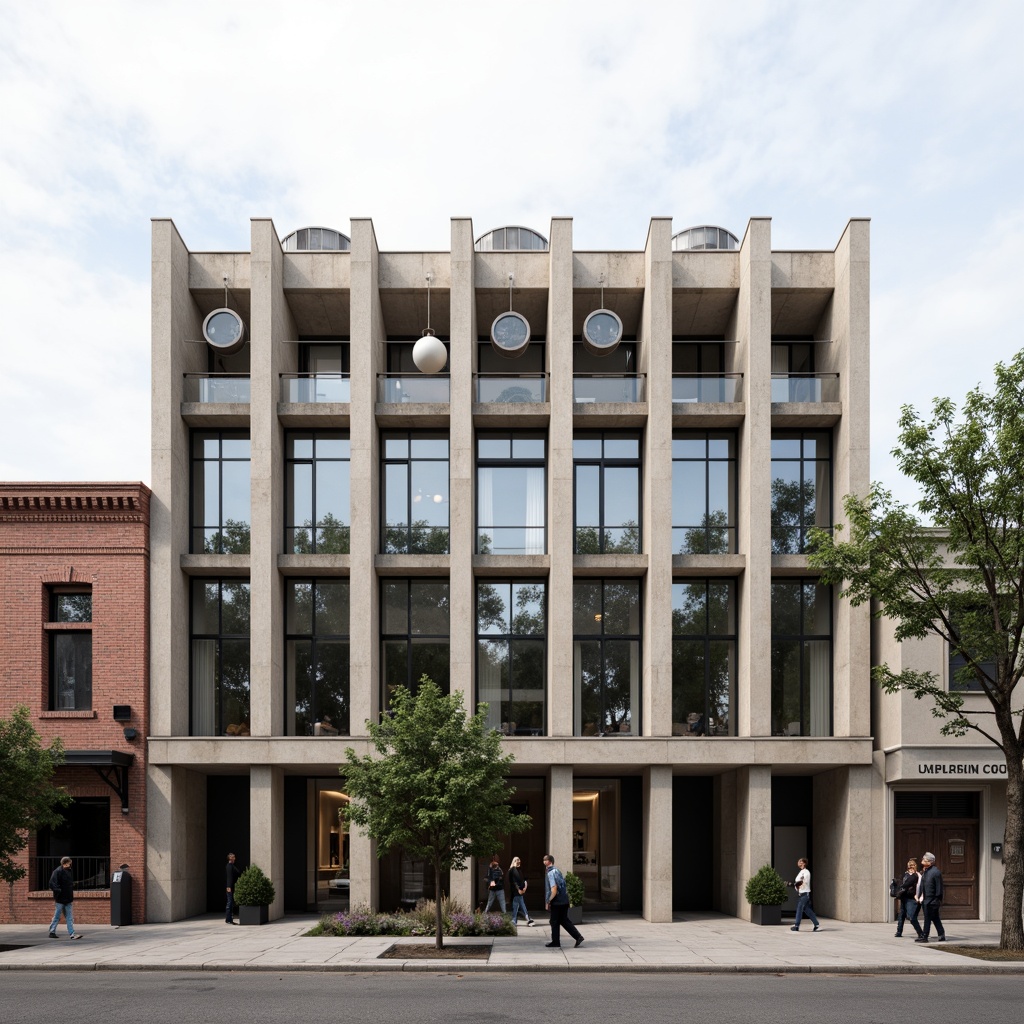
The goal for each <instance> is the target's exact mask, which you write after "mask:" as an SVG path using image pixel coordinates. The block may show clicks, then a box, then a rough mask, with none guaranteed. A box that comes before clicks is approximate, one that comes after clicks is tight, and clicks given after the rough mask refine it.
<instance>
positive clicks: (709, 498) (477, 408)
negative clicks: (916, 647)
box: [147, 218, 889, 921]
mask: <svg viewBox="0 0 1024 1024" xmlns="http://www.w3.org/2000/svg"><path fill="white" fill-rule="evenodd" d="M350 231H351V238H348V237H346V236H345V235H343V234H341V233H340V232H337V231H332V230H329V229H321V228H308V229H302V230H300V231H297V232H293V233H292V234H290V235H288V236H287V237H286V238H285V239H284V240H283V241H282V240H280V238H279V235H278V232H277V231H276V229H275V227H274V225H273V224H272V223H271V222H270V221H269V220H254V221H253V222H252V240H251V248H250V251H248V252H218V253H210V252H190V251H189V250H188V248H187V246H186V244H185V243H184V241H183V240H182V239H181V237H180V236H179V235H178V233H177V231H176V229H175V227H174V224H173V223H171V222H170V221H169V220H157V221H155V222H154V224H153V325H152V327H153V429H152V437H153V480H152V487H153V500H152V525H151V552H152V556H151V557H152V562H151V565H152V570H151V574H152V592H151V615H152V620H151V626H152V628H151V637H152V654H151V703H150V707H151V711H150V722H151V730H150V732H151V735H150V739H149V800H148V808H149V849H148V858H147V869H148V873H149V875H148V893H149V915H150V918H151V919H152V920H172V919H177V918H181V917H185V916H188V915H192V914H197V913H201V912H205V911H207V910H208V909H209V910H212V909H219V908H221V907H223V900H224V895H223V881H222V879H223V867H222V865H223V861H224V858H225V855H226V853H227V852H228V850H229V849H231V850H233V851H234V852H236V853H237V854H238V856H239V861H240V863H242V864H245V863H248V862H250V861H251V862H255V863H258V864H259V865H260V866H261V867H262V868H263V869H264V870H265V871H266V872H267V873H268V874H269V875H270V876H271V878H272V879H273V880H274V882H275V883H276V885H277V893H278V899H277V902H276V903H275V905H274V906H273V908H272V909H271V914H272V916H278V915H280V914H282V913H285V912H289V911H298V910H301V911H306V910H308V909H312V908H317V909H324V910H326V909H330V908H337V907H343V906H345V905H355V904H359V903H371V904H374V905H377V906H384V907H392V906H395V905H398V904H400V903H403V902H406V901H411V900H415V899H416V898H417V897H419V896H421V895H424V894H428V895H429V894H432V892H433V891H434V890H433V880H432V879H430V878H429V877H428V875H427V874H426V873H425V872H424V871H423V866H422V865H421V864H417V863H416V862H413V861H410V860H408V859H407V858H403V857H401V856H398V855H394V856H391V857H388V858H384V859H383V860H378V859H377V857H376V856H375V851H374V849H373V848H372V846H371V844H370V842H369V841H368V840H367V839H365V838H364V837H362V836H360V835H358V834H351V835H349V834H347V832H346V830H345V826H344V824H343V823H342V822H341V821H340V819H339V810H340V809H341V808H342V807H343V805H344V803H345V801H346V800H347V797H346V795H345V789H344V779H343V777H341V776H340V775H339V773H338V765H339V764H340V763H341V762H342V760H343V752H344V750H345V748H346V747H353V748H355V749H356V750H357V751H359V752H363V751H365V750H367V742H366V728H365V724H364V723H365V721H366V720H367V719H372V718H373V717H374V716H376V715H378V714H379V712H380V711H381V709H382V707H384V706H386V702H387V700H388V694H389V692H390V691H391V689H392V688H393V687H394V686H395V685H398V684H408V685H413V686H415V685H416V682H417V681H418V680H419V678H420V675H421V674H422V673H424V672H426V673H427V674H429V675H431V676H432V677H433V678H434V679H435V680H436V681H438V682H439V683H441V684H442V685H443V686H445V687H447V688H449V689H450V690H452V691H459V692H461V693H463V694H464V696H465V701H466V704H467V706H469V707H475V706H476V704H477V702H478V701H486V702H487V703H488V705H489V709H490V710H489V714H490V717H491V721H492V722H493V724H494V727H495V728H498V729H500V730H501V731H502V732H503V733H504V734H505V735H506V736H507V739H506V743H507V747H508V749H509V751H510V752H512V753H513V754H514V755H515V758H516V761H515V768H514V773H513V777H512V779H511V782H512V784H513V785H514V786H515V787H516V794H515V795H514V796H513V797H512V802H513V804H514V805H516V806H517V807H518V808H520V809H522V810H525V811H528V812H529V813H530V814H531V815H532V817H533V829H532V830H531V832H529V833H526V834H524V835H521V836H518V837H516V838H515V840H514V842H513V843H512V844H509V845H507V846H506V849H505V851H504V860H503V862H504V863H505V864H507V863H508V857H509V856H510V855H511V854H513V853H515V854H518V855H520V856H521V857H522V859H523V863H524V865H525V867H526V872H527V875H528V877H532V878H534V879H536V878H537V876H538V873H539V871H540V865H539V862H540V858H541V856H542V854H543V853H544V852H545V851H546V850H551V851H552V852H553V853H554V854H555V857H556V860H557V862H558V863H559V864H560V865H563V866H566V865H572V866H573V870H575V871H576V872H577V873H578V874H579V875H580V877H581V879H582V880H583V882H584V885H585V888H586V893H587V902H588V903H589V904H593V905H595V906H599V907H601V908H604V909H607V910H615V909H618V910H622V911H626V912H634V913H642V914H643V916H644V917H646V918H647V919H649V920H655V921H662V920H670V919H671V916H672V913H673V911H674V910H675V911H683V910H688V909H689V910H697V909H714V910H721V911H724V912H726V913H729V914H735V915H737V916H740V917H749V914H750V910H749V908H748V907H747V905H746V903H745V901H744V899H743V883H744V881H745V879H746V878H747V877H749V876H750V875H751V874H752V873H753V872H754V871H755V870H756V869H757V868H758V867H759V866H760V865H762V864H764V863H766V862H774V863H775V864H776V866H777V867H779V869H780V870H781V871H782V872H783V874H784V875H785V876H787V877H792V873H793V871H794V869H795V860H796V858H797V857H798V856H801V855H804V854H806V855H808V856H809V857H810V858H811V860H812V867H813V868H814V898H815V906H816V908H817V909H818V911H819V912H820V913H823V914H825V915H827V916H834V917H837V918H840V919H843V920H851V921H864V920H872V919H879V920H880V919H882V917H883V915H884V913H885V900H884V897H883V888H884V887H883V883H882V882H881V881H880V880H882V879H884V878H886V877H887V872H888V869H889V864H888V858H887V855H886V846H885V842H886V840H885V839H884V838H883V837H882V836H881V834H880V830H881V821H882V817H881V816H880V815H881V813H882V807H881V806H880V805H881V802H882V799H883V797H882V793H883V792H884V787H883V786H882V784H881V782H880V778H879V775H878V774H877V771H878V770H877V769H876V760H877V759H876V755H875V754H874V749H873V746H874V745H873V740H872V735H871V694H870V678H869V668H870V639H871V637H870V618H869V615H868V611H867V609H863V608H862V609H852V608H850V607H849V605H848V604H847V603H846V602H844V601H841V600H839V599H838V598H837V596H836V595H835V594H834V593H833V592H832V591H831V590H829V589H828V588H825V587H822V586H820V585H818V584H817V582H816V581H815V579H814V576H813V574H812V573H810V572H809V570H808V568H807V561H806V556H805V554H803V550H804V541H805V537H806V531H807V529H808V528H810V527H811V526H814V525H819V526H828V525H829V524H831V523H832V522H834V521H836V520H838V519H839V518H840V515H841V498H842V496H843V495H844V494H846V493H848V492H851V491H856V492H864V491H865V490H866V489H867V486H868V483H869V467H868V421H869V417H868V411H869V409H868V401H869V396H868V357H869V327H868V324H869V251H868V250H869V244H868V223H867V222H866V221H864V220H852V221H850V222H849V224H848V225H847V227H846V228H845V230H844V231H843V233H842V236H841V237H840V238H839V240H838V242H837V243H836V244H835V246H834V248H827V249H822V250H816V251H799V252H795V251H774V250H773V249H772V244H771V223H770V221H769V220H767V219H760V218H759V219H754V220H751V221H750V222H749V223H748V225H747V227H746V230H745V232H744V233H743V235H742V237H741V238H739V237H737V236H734V235H732V234H731V233H729V232H727V231H724V230H721V229H718V228H706V227H699V228H693V229H687V230H685V231H682V232H679V233H676V234H674V233H673V228H672V224H671V221H670V220H668V219H666V218H654V219H652V220H651V222H650V225H649V228H648V231H647V236H646V239H645V240H644V243H643V246H642V248H640V249H639V250H637V251H615V252H608V251H577V250H575V249H574V248H573V238H572V221H571V220H569V219H565V218H558V219H555V220H553V221H552V222H551V225H550V228H549V237H547V238H546V237H544V236H543V235H541V234H540V233H539V232H537V231H533V230H530V229H526V228H518V227H510V228H500V229H496V230H494V231H489V232H487V233H486V234H484V235H482V236H479V237H477V235H476V233H475V231H474V228H473V225H472V223H471V221H469V220H468V219H453V220H452V223H451V249H450V251H445V252H387V251H382V250H381V249H380V247H379V246H378V241H377V237H376V235H375V233H374V228H373V224H372V223H371V222H370V221H369V220H353V221H352V223H351V228H350ZM218 311H219V312H218ZM428 327H429V328H430V330H431V331H432V332H434V333H435V335H436V337H437V338H439V339H440V340H441V341H442V342H443V343H444V346H445V350H444V351H443V352H442V353H441V358H442V359H443V360H446V361H445V363H444V365H443V367H442V368H441V369H440V371H439V372H436V373H432V374H427V373H422V372H420V370H419V369H417V367H416V364H415V363H414V347H415V343H416V341H417V340H418V339H420V337H421V335H422V334H423V332H424V330H425V329H426V328H428ZM429 344H430V343H429V342H428V343H426V347H428V348H429ZM435 345H436V343H435ZM422 347H423V346H421V348H422ZM420 357H421V353H420V352H419V351H417V352H416V358H417V359H419V358H420ZM879 756H880V755H879ZM886 770H888V769H886ZM480 875H481V872H480V870H479V866H478V865H475V866H474V870H473V871H471V872H462V873H454V874H453V876H452V877H451V878H450V879H446V880H442V887H443V888H444V889H445V890H450V891H451V892H452V893H453V894H454V895H456V896H459V897H461V898H462V899H463V900H464V901H465V902H467V903H470V902H472V903H475V902H476V901H477V899H478V897H479V895H480V894H481V891H482V887H481V884H480ZM536 889H537V887H534V889H533V890H532V891H536ZM530 905H531V909H534V910H536V909H539V905H538V903H537V902H536V900H534V901H531V903H530Z"/></svg>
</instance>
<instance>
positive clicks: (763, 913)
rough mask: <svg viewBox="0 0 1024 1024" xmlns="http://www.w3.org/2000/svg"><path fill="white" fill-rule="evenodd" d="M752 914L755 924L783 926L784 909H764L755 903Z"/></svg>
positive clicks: (751, 909)
mask: <svg viewBox="0 0 1024 1024" xmlns="http://www.w3.org/2000/svg"><path fill="white" fill-rule="evenodd" d="M750 913H751V916H750V920H751V921H752V922H753V923H754V924H782V907H762V906H760V905H759V904H756V903H755V904H753V905H752V906H751V908H750Z"/></svg>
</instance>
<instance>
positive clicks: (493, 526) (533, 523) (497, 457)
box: [476, 432, 547, 555]
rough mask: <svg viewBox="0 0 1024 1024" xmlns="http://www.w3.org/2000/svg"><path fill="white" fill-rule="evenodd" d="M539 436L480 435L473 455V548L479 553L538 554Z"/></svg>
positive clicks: (541, 500) (542, 499)
mask: <svg viewBox="0 0 1024 1024" xmlns="http://www.w3.org/2000/svg"><path fill="white" fill-rule="evenodd" d="M544 449H545V445H544V435H543V433H539V432H536V433H534V432H516V433H508V434H482V435H481V436H480V437H478V438H477V442H476V454H477V468H476V549H477V552H478V553H479V554H481V555H542V554H544V550H545V528H544V524H545V521H546V513H547V492H546V484H545V472H544V463H545V450H544Z"/></svg>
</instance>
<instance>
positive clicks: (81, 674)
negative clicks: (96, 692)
mask: <svg viewBox="0 0 1024 1024" xmlns="http://www.w3.org/2000/svg"><path fill="white" fill-rule="evenodd" d="M50 625H51V627H54V626H55V627H57V628H51V629H50V630H49V631H48V632H49V647H50V658H49V661H50V699H49V705H50V710H51V711H90V710H92V629H91V626H92V591H91V590H85V589H82V588H81V587H78V588H74V589H71V588H63V587H62V588H54V589H53V590H51V591H50Z"/></svg>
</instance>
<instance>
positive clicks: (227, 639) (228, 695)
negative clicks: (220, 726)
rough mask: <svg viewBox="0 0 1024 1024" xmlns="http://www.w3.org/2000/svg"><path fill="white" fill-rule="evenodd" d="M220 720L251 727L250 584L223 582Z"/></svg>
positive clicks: (244, 727) (225, 722) (246, 727)
mask: <svg viewBox="0 0 1024 1024" xmlns="http://www.w3.org/2000/svg"><path fill="white" fill-rule="evenodd" d="M221 636H222V639H221V642H220V692H219V700H220V709H221V722H222V723H224V724H225V725H227V726H228V727H230V726H231V725H237V726H239V727H240V730H239V731H241V729H244V730H245V732H248V728H249V584H248V583H247V582H246V583H241V582H239V583H235V582H231V581H229V580H224V581H223V582H222V583H221Z"/></svg>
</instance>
